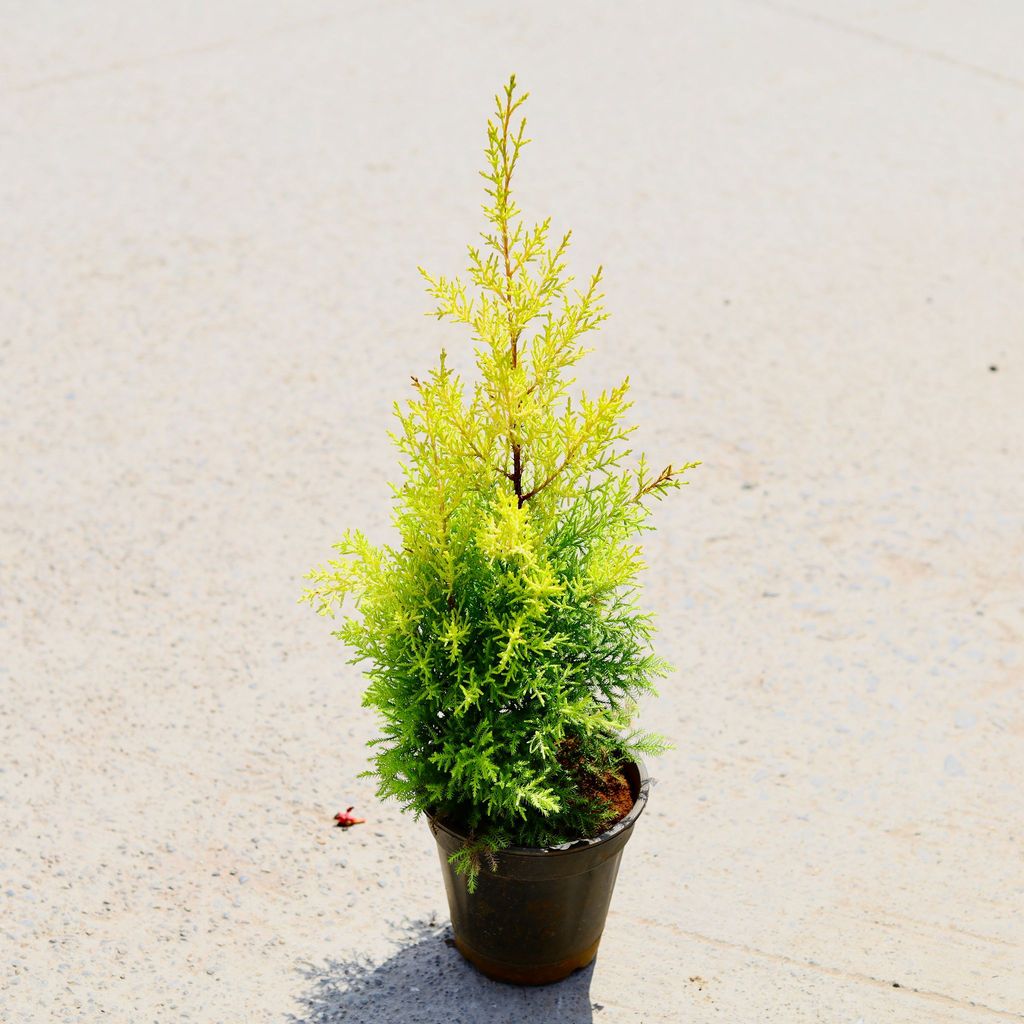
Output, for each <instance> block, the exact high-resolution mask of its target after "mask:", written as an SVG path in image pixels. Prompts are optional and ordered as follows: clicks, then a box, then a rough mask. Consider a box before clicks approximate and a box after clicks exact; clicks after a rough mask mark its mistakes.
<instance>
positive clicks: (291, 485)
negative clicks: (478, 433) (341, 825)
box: [0, 0, 1024, 1024]
mask: <svg viewBox="0 0 1024 1024" xmlns="http://www.w3.org/2000/svg"><path fill="white" fill-rule="evenodd" d="M0 10H2V13H3V26H4V30H3V32H2V33H0V154H2V155H0V213H2V220H0V223H2V232H0V267H2V273H0V394H2V405H0V479H2V481H3V487H2V492H0V544H2V548H0V588H2V591H0V601H2V606H0V620H2V621H0V751H2V752H3V753H2V759H0V964H2V968H0V1020H2V1021H3V1022H4V1024H20V1022H27V1021H31V1022H36V1021H48V1020H54V1021H88V1022H99V1021H125V1022H132V1024H140V1022H149V1021H158V1022H161V1024H163V1022H178V1021H189V1022H204V1024H205V1022H214V1021H221V1022H263V1021H273V1022H279V1024H283V1022H286V1021H291V1022H293V1024H298V1022H302V1024H314V1022H333V1021H341V1020H346V1021H368V1022H384V1024H386V1022H396V1024H414V1022H444V1024H456V1022H465V1024H475V1022H478V1021H487V1022H489V1024H504V1022H509V1024H511V1022H516V1024H519V1022H523V1021H529V1022H534V1021H536V1022H549V1021H552V1022H554V1021H558V1022H569V1024H584V1022H597V1024H605V1022H608V1024H640V1022H644V1024H660V1022H677V1021H687V1022H704V1021H723V1022H728V1024H737V1022H740V1024H747V1022H749V1024H766V1022H779V1024H803V1022H812V1021H814V1022H817V1021H821V1022H829V1024H875V1022H882V1021H898V1022H908V1024H909V1022H915V1024H916V1022H922V1024H925V1022H927V1024H936V1022H955V1024H983V1022H997V1021H1024V923H1022V916H1021V907H1022V900H1024V856H1022V855H1024V828H1022V820H1024V795H1022V787H1021V778H1022V773H1024V701H1022V682H1024V653H1022V648H1024V471H1022V465H1024V337H1022V326H1024V174H1022V170H1024V48H1022V46H1021V40H1022V39H1024V5H1021V4H1020V3H1017V2H1016V0H1004V2H998V0H988V2H984V0H983V2H976V3H968V2H967V0H932V2H930V3H929V4H927V5H925V4H921V3H916V2H910V0H891V2H889V3H885V4H881V3H874V2H869V0H792V2H782V0H780V2H771V0H722V2H720V3H717V2H716V3H696V2H686V3H683V2H680V0H663V2H662V0H658V2H648V3H644V4H636V5H628V6H627V5H624V4H612V3H602V2H590V3H584V2H578V3H559V4H549V3H540V2H519V3H516V4H509V5H505V6H504V7H502V6H498V5H492V4H480V3H473V2H470V0H465V2H460V3H454V2H449V3H443V4H442V3H439V4H429V5H428V4H410V3H397V2H394V0H381V2H375V3H361V4H355V3H348V2H339V0H290V2H288V3H284V2H280V3H271V2H266V0H261V2H255V0H248V2H242V0H203V2H199V0H193V2H188V3H170V2H165V3H159V2H156V0H153V2H149V3H141V4H140V3H138V2H128V0H110V2H107V3H104V4H99V3H91V4H90V3H85V2H75V0H66V2H62V3H52V2H32V3H29V2H22V3H18V2H16V0H8V2H6V3H2V4H0ZM512 70H515V71H517V72H518V74H519V77H520V80H521V82H522V83H523V84H524V85H525V86H526V87H527V88H529V89H531V90H532V91H533V94H534V96H533V99H532V101H531V103H530V107H529V114H530V119H531V127H532V134H533V137H534V138H535V140H536V142H535V145H534V146H532V147H531V148H530V150H529V151H528V152H527V154H526V156H525V157H524V163H523V166H522V189H521V192H520V196H521V200H522V203H523V205H524V206H525V208H526V210H527V212H528V213H531V214H534V215H537V216H540V215H543V214H545V213H548V212H551V213H553V214H554V215H555V224H556V226H557V227H565V226H570V225H571V226H572V227H574V228H575V231H576V238H577V248H576V253H575V260H574V265H575V266H576V267H577V268H578V269H579V271H580V272H581V273H585V272H586V271H588V270H589V269H590V268H591V267H592V265H593V264H595V263H597V262H598V261H603V263H604V264H605V268H606V273H607V291H608V302H609V306H610V309H611V311H612V312H613V314H614V317H613V319H612V320H611V321H610V322H609V324H608V325H607V329H606V330H605V331H604V333H603V334H602V335H601V336H600V337H599V338H598V339H597V342H598V352H597V353H596V354H595V355H594V356H593V357H592V361H591V366H590V367H589V369H588V370H587V379H588V380H594V381H611V380H612V379H617V378H618V376H620V375H622V374H623V373H626V372H628V373H629V374H630V375H631V377H632V381H633V385H634V389H635V396H636V400H637V404H636V407H635V414H636V418H637V420H638V422H639V423H640V424H641V430H640V439H641V441H642V442H643V444H644V445H645V446H646V448H647V449H648V450H649V451H650V452H651V454H652V456H653V457H654V458H655V459H656V460H657V459H659V458H663V459H665V460H666V461H667V460H668V459H669V458H676V457H687V458H701V459H703V460H704V463H705V465H704V466H703V467H702V468H701V469H700V470H699V471H698V473H696V474H694V482H693V485H692V486H691V487H690V488H689V489H688V490H687V491H684V492H683V493H681V494H680V495H678V496H676V497H675V498H674V499H673V500H672V501H670V502H666V503H665V504H664V505H662V506H661V507H660V510H659V513H658V524H659V526H660V530H659V532H658V533H657V534H656V535H653V536H652V537H651V538H650V539H649V541H648V554H649V561H650V563H651V571H650V573H649V588H648V591H647V601H648V604H649V605H650V606H651V607H653V608H654V609H656V610H657V612H658V613H659V615H660V622H661V634H660V637H661V640H660V647H661V650H662V652H663V653H665V654H666V655H667V656H669V657H670V658H671V659H673V660H674V662H675V663H676V664H677V665H678V667H679V668H678V672H677V674H676V675H675V676H674V677H673V678H672V679H671V680H669V681H667V682H666V684H665V686H664V690H663V696H662V697H661V699H660V700H659V701H658V702H656V703H652V704H651V705H650V706H649V707H648V708H647V710H646V717H647V720H648V722H650V723H652V724H656V725H657V727H659V728H660V729H661V730H662V731H664V732H665V733H667V734H668V735H669V737H670V738H671V739H672V740H673V742H674V743H675V750H674V751H673V752H672V753H670V754H669V755H667V756H666V757H664V758H662V759H661V760H660V761H658V762H657V763H656V765H654V766H653V768H654V772H655V774H656V775H657V777H658V779H659V784H658V786H657V788H656V790H655V792H654V794H653V798H652V802H651V804H650V806H649V809H648V810H647V812H646V813H645V814H644V817H643V819H642V820H641V822H640V825H639V826H638V828H637V831H636V833H635V836H634V838H633V840H632V843H631V844H630V846H629V848H628V849H627V851H626V855H625V858H624V862H623V869H622V872H621V875H620V878H619V883H618V889H617V892H616V896H615V901H614V904H613V908H612V912H611V915H610V918H609V922H608V928H607V932H606V935H605V940H604V943H603V945H602V948H601V953H600V956H599V958H598V960H597V963H596V965H595V966H594V967H593V968H592V969H590V970H588V971H586V972H584V973H582V974H581V975H578V976H576V977H574V978H573V979H571V980H569V981H567V982H565V983H563V984H561V985H558V986H554V987H552V988H548V989H544V990H537V991H524V990H518V989H512V988H506V987H501V986H498V985H494V984H492V983H490V982H487V981H485V980H483V979H481V978H480V977H478V976H477V975H475V974H474V973H473V972H472V971H471V970H470V969H469V968H468V967H466V966H465V965H464V964H463V963H462V962H461V961H460V960H459V958H458V955H457V953H456V952H455V951H454V950H452V949H451V948H450V947H449V946H447V945H446V944H445V942H444V938H445V937H446V935H447V933H446V931H445V926H446V909H445V906H444V896H443V890H442V887H441V881H440V874H439V870H438V865H437V863H436V855H435V852H434V848H433V843H432V840H431V837H430V836H429V834H428V832H427V829H426V827H425V825H424V824H423V823H422V822H420V823H414V822H412V821H411V820H409V819H407V818H405V817H403V816H401V815H400V814H399V813H398V812H397V810H396V809H395V808H394V807H390V806H378V804H377V803H376V802H375V800H374V798H373V795H372V785H371V784H370V783H369V782H368V781H367V780H363V779H357V778H356V775H357V773H358V772H359V771H360V770H361V769H362V768H363V767H364V763H365V762H364V759H365V756H366V752H365V748H364V743H365V741H366V740H367V739H368V738H369V737H370V736H371V735H372V734H373V723H372V721H371V720H370V718H369V717H368V715H367V714H366V712H365V711H363V709H361V708H360V705H359V695H360V686H361V683H360V677H359V675H358V673H357V671H356V670H355V669H354V668H352V667H350V666H348V665H346V663H345V660H344V654H343V651H342V649H341V648H340V647H339V646H338V645H337V644H336V643H335V642H334V641H333V640H331V639H330V637H329V636H328V633H327V628H326V626H325V623H323V622H322V621H320V620H318V619H316V618H315V616H313V615H312V614H311V613H310V612H309V611H308V610H306V609H304V608H301V607H298V606H297V605H296V603H295V598H296V595H297V594H298V592H299V590H300V585H301V584H300V576H301V574H302V573H303V572H304V571H305V570H306V569H307V567H309V566H310V565H311V564H313V563H314V562H316V561H318V560H319V559H321V558H322V557H323V556H324V555H325V554H326V553H327V550H328V546H329V544H330V543H331V541H332V540H333V539H334V538H335V537H336V536H337V535H338V534H339V533H340V531H341V530H342V528H343V527H345V526H347V525H362V526H364V527H365V528H367V529H368V530H369V531H370V532H371V533H372V534H373V535H375V536H379V537H383V536H386V531H387V494H388V492H387V484H386V481H387V480H388V479H389V477H391V476H393V473H394V464H395V456H394V453H393V452H392V450H391V449H390V447H389V445H388V442H387V438H386V435H385V431H386V429H387V428H388V427H389V426H390V423H389V409H390V403H391V401H392V400H393V399H395V398H398V397H401V396H402V395H403V394H404V393H405V392H404V389H405V388H406V386H407V377H408V375H409V374H410V373H413V372H423V371H424V370H426V369H428V368H429V367H430V366H431V365H432V364H433V362H434V359H435V357H436V352H437V350H438V348H439V347H440V346H441V345H442V344H446V345H447V346H448V347H449V349H450V350H452V351H453V352H457V353H460V354H459V355H458V356H457V358H459V359H463V360H464V359H465V344H464V340H463V339H462V338H461V337H460V335H459V332H458V331H457V330H456V329H455V328H451V327H446V326H444V325H438V324H436V323H434V322H432V321H430V320H427V319H425V318H422V317H421V316H420V313H421V312H422V311H423V310H424V309H425V308H426V306H427V300H426V298H425V296H424V295H423V294H422V291H421V283H420V281H419V278H418V275H417V273H416V265H417V263H423V264H425V265H427V266H429V267H431V268H432V269H434V270H436V271H439V272H450V271H453V270H457V269H458V268H459V267H460V266H461V265H462V246H463V244H464V243H465V242H467V241H469V240H470V239H472V237H473V234H474V232H475V231H476V230H477V228H478V227H479V225H480V217H479V213H478V203H479V201H480V200H481V194H480V191H479V188H480V180H479V178H478V177H477V175H476V171H477V168H478V166H479V165H480V149H481V145H482V129H483V123H484V119H485V117H486V115H487V113H488V111H489V109H490V97H491V95H492V93H493V92H494V91H495V90H496V89H497V88H498V86H499V85H500V84H501V83H502V82H503V81H504V79H505V77H506V76H507V74H508V72H509V71H512ZM349 804H354V805H356V809H357V813H359V814H362V815H363V816H365V817H366V818H367V819H368V823H367V824H366V825H363V826H359V827H358V828H354V829H352V830H351V831H349V832H342V831H341V830H338V829H332V828H331V816H332V815H333V814H334V812H335V811H337V810H339V809H342V808H344V807H346V806H348V805H349Z"/></svg>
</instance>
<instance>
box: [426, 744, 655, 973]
mask: <svg viewBox="0 0 1024 1024" xmlns="http://www.w3.org/2000/svg"><path fill="white" fill-rule="evenodd" d="M622 772H623V774H624V775H625V776H626V780H627V781H628V782H629V786H630V789H631V790H632V792H633V801H634V802H633V808H632V810H631V811H630V812H629V814H627V815H626V816H625V817H624V818H623V819H622V820H621V821H619V822H616V824H614V825H612V826H611V828H609V829H608V830H607V831H605V832H602V833H601V834H600V835H598V836H595V837H594V838H593V839H586V840H581V841H579V842H577V843H572V844H566V845H565V846H560V847H551V848H546V849H531V848H527V847H521V846H513V847H510V848H508V849H506V850H502V851H501V852H500V853H497V854H495V860H496V865H495V868H494V870H491V868H490V866H488V865H486V864H485V865H484V866H483V867H482V868H481V870H480V875H479V879H478V881H477V886H476V891H475V892H473V893H470V892H469V890H468V889H467V888H466V879H465V876H463V875H459V874H457V873H456V871H455V869H454V868H453V867H452V865H451V864H449V863H448V858H449V857H450V856H451V855H452V854H453V853H455V852H456V851H457V850H459V849H461V847H462V846H463V844H464V842H465V836H464V835H462V834H460V833H459V832H456V831H455V830H454V829H452V828H450V827H449V826H447V825H445V824H443V823H442V822H440V821H438V820H437V819H436V818H431V819H430V830H431V832H433V833H434V838H435V839H436V840H437V850H438V855H439V856H440V859H441V871H442V873H443V874H444V884H445V889H446V890H447V893H448V908H449V910H450V911H451V918H452V930H453V931H454V932H455V945H456V946H457V947H458V950H459V952H460V953H462V955H463V956H464V957H465V958H466V959H467V960H469V961H470V963H472V964H473V965H474V966H475V967H477V968H479V970H481V971H482V972H483V973H484V974H486V975H488V976H489V977H491V978H495V979H497V980H498V981H507V982H512V983H515V984H519V985H546V984H548V983H549V982H553V981H559V980H561V979H562V978H565V977H567V976H568V975H569V974H571V973H572V972H573V971H575V970H578V969H579V968H581V967H586V965H587V964H589V963H590V961H591V960H593V959H594V957H595V955H596V954H597V947H598V943H600V941H601V933H602V932H603V931H604V923H605V918H606V917H607V916H608V905H609V904H610V903H611V898H612V890H613V889H614V887H615V878H616V876H617V875H618V872H619V861H620V859H621V857H622V849H623V847H624V846H625V845H626V843H627V842H628V841H629V837H630V836H631V835H632V832H633V826H634V824H636V820H637V818H639V817H640V814H641V813H642V812H643V809H644V806H645V804H646V803H647V796H648V793H649V790H650V779H649V777H648V775H647V771H646V769H645V767H644V765H643V763H642V762H639V761H637V762H636V763H633V764H627V765H624V766H623V769H622Z"/></svg>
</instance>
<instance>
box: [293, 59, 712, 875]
mask: <svg viewBox="0 0 1024 1024" xmlns="http://www.w3.org/2000/svg"><path fill="white" fill-rule="evenodd" d="M525 99H526V96H525V95H521V96H519V95H517V94H516V90H515V78H514V77H513V78H512V79H511V80H510V82H509V84H508V85H507V86H506V87H505V89H504V92H503V93H502V94H500V95H499V96H497V97H496V103H497V112H496V117H495V120H493V121H490V122H489V123H488V126H487V148H486V157H487V165H486V168H485V170H484V171H483V172H482V174H483V177H484V178H485V180H486V182H487V185H486V192H487V196H488V201H487V203H486V204H485V205H484V213H485V216H486V218H487V222H488V229H487V230H486V231H485V232H484V233H483V234H482V240H483V244H482V246H480V247H474V246H470V247H469V269H468V279H469V284H466V283H464V282H463V281H462V280H460V279H458V278H455V279H451V280H449V279H446V278H444V277H433V276H431V275H430V274H428V273H426V272H425V271H421V272H422V273H423V276H424V277H425V278H426V281H427V284H428V291H429V293H430V295H431V296H432V297H433V298H434V300H435V302H436V309H435V314H436V316H437V317H438V318H447V319H449V320H453V321H455V322H457V323H461V324H464V325H466V326H467V327H468V328H469V330H470V332H471V334H472V338H473V342H474V344H475V351H476V362H477V367H478V370H479V376H478V379H476V380H475V381H473V382H472V383H466V382H464V381H463V380H462V379H461V378H460V377H459V376H458V375H457V374H455V373H454V372H453V371H452V370H451V369H450V368H449V367H448V365H447V363H446V360H445V355H444V353H442V354H441V359H440V364H439V366H438V367H437V368H436V369H435V370H433V371H432V372H431V373H430V375H429V376H428V377H427V378H426V379H425V380H419V379H417V378H415V377H414V378H413V381H412V383H413V389H414V393H413V395H412V397H411V398H409V399H408V401H406V402H405V403H404V404H397V403H396V405H395V415H396V417H397V420H398V428H397V429H396V430H395V431H394V432H393V434H392V437H393V439H394V442H395V444H396V446H397V447H398V449H399V451H400V452H401V456H402V481H401V483H400V484H399V485H397V486H395V487H393V491H394V515H393V519H394V525H395V527H396V528H397V530H398V534H399V537H400V541H399V543H398V544H397V545H396V546H395V547H391V546H383V547H376V546H374V545H372V544H370V543H369V542H368V541H367V539H366V538H365V537H364V536H363V535H362V534H361V533H358V532H354V531H350V532H348V533H346V534H345V535H344V537H343V538H342V540H341V541H340V543H338V544H337V545H336V546H335V547H336V551H337V553H338V556H339V557H338V558H336V559H332V560H330V561H328V562H327V563H326V564H325V565H324V566H322V567H320V568H318V569H316V570H314V571H313V572H312V573H310V575H309V577H308V578H309V579H310V580H311V581H312V585H311V587H310V588H309V590H308V591H307V592H306V594H305V599H306V600H308V601H309V602H310V604H312V605H313V606H314V607H315V608H316V609H317V610H318V611H319V612H320V613H321V614H324V615H333V614H334V613H335V611H336V610H337V609H338V608H339V607H340V606H341V605H342V604H343V602H344V600H345V599H346V598H350V599H351V601H352V603H353V605H354V607H355V610H356V611H357V612H358V614H357V615H355V616H352V617H348V618H346V619H345V621H344V623H343V624H342V626H341V628H340V629H339V630H338V631H337V633H336V634H335V635H336V636H338V637H339V638H340V639H341V640H343V641H344V642H345V643H346V644H348V645H349V646H350V647H351V648H352V649H353V650H354V651H355V658H354V659H353V660H354V661H358V662H363V663H364V664H365V666H366V668H365V671H366V675H367V677H368V680H369V685H368V687H367V689H366V693H365V696H364V704H366V705H367V706H369V707H372V708H374V709H375V710H376V711H377V712H378V714H379V716H380V720H381V723H382V726H381V735H380V736H379V737H378V738H377V739H376V740H374V741H373V745H374V746H375V748H376V749H375V758H374V771H373V772H371V773H369V774H372V775H374V776H375V777H376V778H377V780H378V782H379V789H378V792H379V795H380V796H381V797H394V798H396V799H398V800H399V801H400V802H401V803H402V804H403V806H405V807H406V808H409V809H411V810H413V811H414V812H416V813H417V814H418V813H420V812H424V811H428V812H431V813H439V814H441V815H443V816H445V817H447V818H449V819H451V820H452V821H454V822H455V823H457V824H458V825H460V826H461V827H462V828H463V829H465V830H466V831H467V832H468V833H469V834H470V836H471V839H472V841H471V843H470V844H469V845H467V848H466V850H465V851H463V852H462V854H461V855H460V856H461V859H459V864H460V866H461V867H462V868H463V869H466V870H469V872H470V874H471V876H472V875H473V874H474V873H475V871H476V870H477V869H478V867H479V860H480V853H481V851H484V852H486V851H487V850H494V849H500V848H501V847H503V846H507V845H509V844H515V845H524V846H544V845H548V844H551V843H559V842H564V841H567V840H571V839H573V838H577V837H579V836H581V835H588V834H589V835H592V834H595V833H596V832H597V831H598V830H599V829H600V827H601V825H602V823H604V822H606V821H607V820H608V805H607V804H605V803H603V802H602V801H600V800H595V799H589V800H588V799H586V798H584V797H583V796H582V794H581V793H580V790H579V786H578V781H577V780H578V775H579V772H580V771H581V770H583V771H597V772H601V771H604V770H607V769H608V768H609V767H613V766H614V765H616V764H617V763H619V762H620V761H621V759H622V758H624V757H626V756H628V755H629V754H630V753H635V752H641V751H643V752H649V753H651V752H656V751H657V750H658V749H659V748H660V746H661V741H660V740H658V739H657V738H656V737H652V736H650V735H647V734H642V733H639V732H637V731H635V730H633V729H632V728H631V722H632V720H633V717H634V714H635V709H636V703H635V702H636V698H637V697H638V696H640V695H641V694H643V693H645V692H648V691H651V690H652V689H653V687H652V680H653V679H654V678H656V677H658V676H660V675H664V674H665V672H666V670H667V666H666V665H665V663H664V662H663V661H661V660H660V659H658V658H657V657H655V655H654V654H653V653H652V650H651V644H650V640H651V633H652V625H651V619H650V616H649V615H648V614H646V613H644V612H642V611H641V610H639V608H638V607H637V604H636V596H637V575H638V573H639V571H640V569H641V568H642V561H641V549H640V547H639V545H638V544H637V537H638V535H639V533H640V532H641V531H642V530H644V529H647V528H649V527H648V526H647V519H648V515H649V512H650V503H651V500H652V499H658V498H661V497H663V496H664V495H665V493H666V492H667V491H669V490H670V489H672V488H674V487H678V486H679V485H680V483H682V482H683V481H682V480H681V479H680V477H681V475H682V474H683V473H684V472H685V471H686V470H688V469H690V468H692V467H693V466H695V465H697V463H687V464H686V465H683V466H681V467H678V468H677V467H674V466H671V465H670V466H667V467H666V468H665V469H664V470H662V471H661V472H660V473H653V472H652V471H651V470H650V468H649V466H648V464H647V461H646V459H645V458H644V457H643V456H640V458H639V463H638V465H636V466H633V467H628V466H626V464H625V463H626V460H627V459H628V458H629V456H630V454H631V453H630V450H629V448H628V447H627V445H626V442H627V439H628V437H629V435H630V433H631V432H632V430H633V429H634V428H632V427H629V426H625V425H624V423H623V418H624V415H625V413H626V411H627V410H628V409H629V407H630V402H629V401H628V400H627V392H628V380H626V381H623V382H622V383H621V384H619V385H618V386H616V387H613V388H610V389H609V390H607V391H603V392H601V393H600V394H599V395H597V396H588V395H586V394H580V395H579V396H578V397H574V395H573V393H572V387H573V384H574V380H573V378H572V376H571V374H572V369H573V367H574V366H575V365H576V364H577V363H578V362H579V361H580V359H582V358H583V356H584V355H585V354H586V353H587V351H588V349H587V348H586V347H585V345H584V341H585V340H586V336H587V335H588V334H590V332H592V331H594V330H595V329H596V328H597V327H598V326H599V325H600V324H601V323H602V321H603V320H604V319H605V318H606V314H605V313H604V311H603V309H602V306H601V299H602V295H601V293H600V291H599V286H600V281H601V271H600V269H599V270H598V271H597V272H596V273H595V274H594V275H593V276H592V277H591V278H590V281H589V283H588V284H587V286H586V287H585V288H583V289H582V290H576V289H574V288H573V287H572V282H573V278H572V277H571V276H569V275H568V274H567V272H566V254H567V252H568V248H569V235H568V234H567V235H565V236H564V237H563V238H562V239H561V240H559V241H558V242H557V243H554V244H553V243H552V242H551V241H550V240H549V225H550V221H549V220H545V221H543V222H542V223H540V224H537V225H534V226H532V227H526V226H524V224H523V222H522V220H521V217H520V213H519V210H518V208H517V207H516V205H515V203H514V201H513V198H512V192H511V182H512V176H513V172H514V171H515V169H516V165H517V164H518V161H519V157H520V154H521V153H522V150H523V148H524V147H525V146H526V145H527V143H528V141H529V140H528V139H527V138H526V137H525V134H524V133H525V121H520V122H519V124H518V125H517V126H514V125H513V121H514V119H515V117H516V114H517V111H518V110H519V108H520V107H521V106H522V104H523V102H524V101H525ZM567 751H571V753H572V756H571V758H570V757H567V756H566V752H567ZM581 766H582V767H581Z"/></svg>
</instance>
